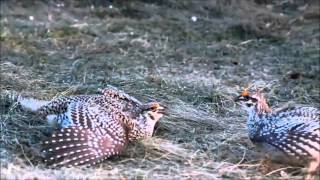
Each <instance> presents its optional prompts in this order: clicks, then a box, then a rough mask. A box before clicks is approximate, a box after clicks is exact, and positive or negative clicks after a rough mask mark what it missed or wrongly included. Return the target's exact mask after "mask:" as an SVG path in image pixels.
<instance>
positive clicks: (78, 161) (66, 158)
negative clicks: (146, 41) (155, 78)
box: [21, 86, 163, 166]
mask: <svg viewBox="0 0 320 180" xmlns="http://www.w3.org/2000/svg"><path fill="white" fill-rule="evenodd" d="M100 91H101V93H102V95H80V96H69V97H59V98H57V99H54V100H52V101H50V102H47V101H46V102H45V103H42V106H37V107H35V108H30V107H28V108H25V109H32V110H36V112H38V113H39V114H40V115H42V116H43V117H50V118H51V120H52V119H54V120H55V121H56V122H57V123H58V125H59V127H60V130H59V131H57V132H55V133H53V134H52V135H51V137H50V138H48V140H46V141H44V143H43V148H44V152H45V156H46V157H45V160H46V162H47V163H48V164H49V165H53V166H75V165H89V166H90V165H94V164H96V163H99V162H101V161H102V160H104V159H107V158H108V157H110V156H113V155H117V154H120V153H121V152H122V151H123V150H124V148H125V146H126V144H127V143H128V142H129V141H132V140H136V139H141V138H146V137H150V136H151V135H152V133H153V130H154V125H155V123H156V122H157V121H158V120H159V119H160V118H161V117H162V114H163V111H162V110H163V108H162V107H161V106H160V105H159V104H158V103H148V104H142V103H141V102H140V101H138V100H136V99H135V98H133V97H131V96H129V95H127V94H125V93H124V92H122V91H119V90H117V89H116V88H114V87H111V86H109V87H107V88H105V89H102V90H100ZM24 102H27V101H26V100H24ZM30 102H31V101H30ZM32 102H38V101H37V100H32ZM39 102H40V101H39ZM24 104H26V103H24ZM24 104H21V105H22V106H23V105H24ZM29 105H30V104H28V106H29ZM150 113H151V115H152V116H153V117H150V115H148V114H150ZM154 116H156V119H155V118H154Z"/></svg>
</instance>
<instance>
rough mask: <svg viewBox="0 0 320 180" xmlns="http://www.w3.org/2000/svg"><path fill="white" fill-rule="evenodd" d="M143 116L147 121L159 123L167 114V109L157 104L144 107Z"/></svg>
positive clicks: (153, 103) (148, 104)
mask: <svg viewBox="0 0 320 180" xmlns="http://www.w3.org/2000/svg"><path fill="white" fill-rule="evenodd" d="M141 109H142V114H143V116H144V117H146V118H147V121H150V122H157V121H159V120H160V118H161V117H162V116H163V115H164V114H165V108H164V107H163V106H161V105H160V104H159V103H157V102H151V103H147V104H144V105H142V108H141Z"/></svg>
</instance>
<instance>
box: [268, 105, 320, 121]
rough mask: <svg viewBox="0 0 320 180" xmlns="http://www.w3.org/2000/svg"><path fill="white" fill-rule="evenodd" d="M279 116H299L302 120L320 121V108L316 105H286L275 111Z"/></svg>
mask: <svg viewBox="0 0 320 180" xmlns="http://www.w3.org/2000/svg"><path fill="white" fill-rule="evenodd" d="M274 113H275V115H276V116H277V117H279V118H282V117H284V118H285V117H287V116H289V117H292V119H293V118H299V119H300V120H302V121H317V122H319V123H320V110H319V109H318V108H314V107H303V106H300V107H296V106H295V107H294V106H293V107H286V108H283V109H281V110H278V111H276V112H274Z"/></svg>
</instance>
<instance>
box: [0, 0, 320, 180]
mask: <svg viewBox="0 0 320 180" xmlns="http://www.w3.org/2000/svg"><path fill="white" fill-rule="evenodd" d="M61 2H63V1H61ZM113 2H114V3H113V4H112V3H111V2H109V1H104V0H101V1H84V0H81V1H76V0H75V1H68V3H64V4H62V3H58V1H49V2H47V1H1V2H0V3H1V26H0V33H1V34H0V41H1V66H0V67H1V95H2V96H1V105H0V106H1V115H0V128H1V148H0V157H1V179H32V178H36V179H55V178H58V179H88V178H90V179H112V178H115V179H154V178H157V179H189V178H191V179H193V178H195V179H219V178H229V179H251V178H253V179H261V178H262V179H274V178H283V179H301V178H302V176H303V169H301V167H294V166H290V165H287V164H279V163H275V162H270V161H268V160H264V158H263V155H261V154H260V153H259V152H257V151H256V149H255V148H254V146H253V145H252V144H251V142H250V140H249V139H248V137H247V133H246V114H245V112H243V111H241V110H240V109H239V107H237V106H236V105H235V104H234V103H233V101H232V98H233V97H234V96H235V95H237V93H238V92H239V90H240V88H241V87H244V86H247V85H248V84H249V83H253V84H254V85H256V86H259V87H263V88H264V92H265V94H266V96H267V98H268V99H269V102H270V104H271V105H272V106H274V107H280V106H281V105H282V104H284V103H286V102H288V101H291V102H293V103H297V104H308V105H313V106H316V107H319V94H320V87H319V80H320V72H319V71H320V67H319V66H320V64H319V58H320V55H319V51H320V49H319V38H320V32H319V24H318V23H319V12H320V11H319V4H317V2H318V1H284V0H281V1H272V0H254V1H253V0H247V1H245V0H241V1H238V0H203V1H196V0H194V1H191V0H190V1H182V0H167V1H163V0H155V1H151V0H132V1H124V0H123V1H113ZM193 16H194V17H193ZM192 17H193V18H192ZM195 17H196V18H195ZM194 20H196V21H194ZM106 84H112V85H114V86H116V87H118V88H120V89H122V90H124V91H125V92H128V93H129V94H131V95H133V96H135V97H136V98H138V99H140V100H142V101H149V100H157V101H160V102H162V103H164V104H166V105H167V106H168V107H169V115H168V116H167V117H165V118H163V119H162V120H161V123H160V125H159V127H158V128H157V130H156V133H155V136H154V137H153V138H151V139H147V140H145V141H143V142H137V143H132V144H130V146H129V147H128V149H127V150H126V151H125V152H124V153H123V154H122V155H121V156H119V157H113V158H111V159H109V160H107V161H105V162H104V163H102V164H100V165H98V166H96V167H91V168H84V167H78V168H61V169H50V168H47V167H46V166H45V165H44V163H43V162H42V159H41V157H40V156H39V152H38V151H39V149H40V144H39V142H40V141H41V139H42V138H44V137H45V136H48V133H49V130H48V127H47V125H46V123H45V121H44V120H43V119H40V118H39V117H37V116H36V115H35V114H32V113H29V112H24V111H21V110H19V108H18V107H16V104H14V102H11V101H10V100H9V98H8V96H5V95H4V94H5V91H4V90H9V92H17V93H22V94H24V95H25V96H31V97H35V98H38V99H51V98H53V97H55V96H58V95H61V93H64V94H67V95H75V94H93V93H96V92H97V91H96V90H97V89H98V88H99V87H104V86H106Z"/></svg>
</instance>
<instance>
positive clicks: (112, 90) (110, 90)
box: [99, 85, 142, 105]
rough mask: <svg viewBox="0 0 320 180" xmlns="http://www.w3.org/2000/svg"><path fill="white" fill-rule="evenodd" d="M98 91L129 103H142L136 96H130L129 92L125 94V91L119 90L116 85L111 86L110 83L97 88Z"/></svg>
mask: <svg viewBox="0 0 320 180" xmlns="http://www.w3.org/2000/svg"><path fill="white" fill-rule="evenodd" d="M99 91H100V92H101V93H102V94H103V95H104V96H107V97H110V98H117V99H118V100H119V99H121V100H122V101H125V102H130V103H132V104H135V105H141V104H142V103H141V102H140V101H139V100H137V99H136V98H134V97H132V96H130V95H129V94H127V93H125V92H123V91H121V90H118V89H117V88H116V87H113V86H111V85H108V86H107V87H106V88H104V89H99Z"/></svg>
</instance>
